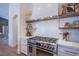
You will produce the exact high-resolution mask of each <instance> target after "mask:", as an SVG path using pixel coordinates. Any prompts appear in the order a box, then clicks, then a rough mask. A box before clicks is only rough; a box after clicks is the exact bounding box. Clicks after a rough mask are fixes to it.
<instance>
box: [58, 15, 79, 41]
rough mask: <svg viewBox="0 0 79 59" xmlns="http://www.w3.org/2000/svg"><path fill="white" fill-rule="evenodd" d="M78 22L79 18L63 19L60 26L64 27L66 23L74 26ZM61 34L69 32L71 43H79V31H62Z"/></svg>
mask: <svg viewBox="0 0 79 59" xmlns="http://www.w3.org/2000/svg"><path fill="white" fill-rule="evenodd" d="M76 20H78V21H79V16H78V17H69V18H62V19H60V26H64V24H65V23H66V22H69V23H70V24H72V23H73V22H74V21H76ZM60 32H69V41H75V42H79V29H66V30H63V29H61V30H60Z"/></svg>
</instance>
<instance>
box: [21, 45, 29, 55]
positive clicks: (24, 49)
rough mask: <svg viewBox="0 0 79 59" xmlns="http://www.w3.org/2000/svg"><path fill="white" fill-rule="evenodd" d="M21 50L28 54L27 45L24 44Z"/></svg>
mask: <svg viewBox="0 0 79 59" xmlns="http://www.w3.org/2000/svg"><path fill="white" fill-rule="evenodd" d="M21 52H22V53H24V54H25V55H27V54H28V51H27V47H26V46H22V47H21Z"/></svg>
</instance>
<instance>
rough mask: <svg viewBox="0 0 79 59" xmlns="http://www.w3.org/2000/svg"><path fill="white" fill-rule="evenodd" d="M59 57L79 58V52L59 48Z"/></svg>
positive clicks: (72, 49)
mask: <svg viewBox="0 0 79 59" xmlns="http://www.w3.org/2000/svg"><path fill="white" fill-rule="evenodd" d="M58 55H59V56H79V50H78V49H74V48H67V47H58Z"/></svg>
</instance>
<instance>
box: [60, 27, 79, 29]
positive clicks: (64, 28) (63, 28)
mask: <svg viewBox="0 0 79 59" xmlns="http://www.w3.org/2000/svg"><path fill="white" fill-rule="evenodd" d="M59 29H79V27H59Z"/></svg>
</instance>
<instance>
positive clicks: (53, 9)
mask: <svg viewBox="0 0 79 59" xmlns="http://www.w3.org/2000/svg"><path fill="white" fill-rule="evenodd" d="M56 15H58V4H57V3H34V4H32V17H31V19H38V18H40V17H46V16H56Z"/></svg>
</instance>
